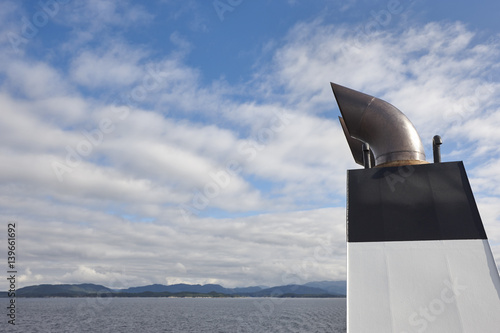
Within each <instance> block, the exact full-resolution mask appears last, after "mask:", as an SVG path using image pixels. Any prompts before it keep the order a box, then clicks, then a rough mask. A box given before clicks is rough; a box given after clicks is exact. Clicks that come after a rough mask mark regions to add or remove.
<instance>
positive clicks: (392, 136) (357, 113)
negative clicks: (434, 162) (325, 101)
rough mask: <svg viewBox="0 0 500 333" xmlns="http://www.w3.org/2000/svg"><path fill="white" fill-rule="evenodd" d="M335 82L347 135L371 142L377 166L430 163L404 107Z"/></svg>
mask: <svg viewBox="0 0 500 333" xmlns="http://www.w3.org/2000/svg"><path fill="white" fill-rule="evenodd" d="M331 85H332V89H333V94H334V95H335V99H336V100H337V103H338V105H339V108H340V112H341V114H342V117H343V121H341V124H342V122H343V124H342V125H343V128H344V126H345V128H344V133H346V137H347V135H349V136H350V137H352V138H354V139H357V140H359V141H362V142H366V143H368V144H369V145H370V148H371V151H372V153H373V156H374V159H375V166H390V165H404V164H420V163H427V162H426V161H425V151H424V147H423V145H422V141H421V140H420V136H419V135H418V133H417V130H416V129H415V127H414V126H413V124H412V123H411V122H410V120H409V119H408V118H407V117H406V116H405V115H404V114H403V113H402V112H401V111H399V110H398V109H397V108H395V107H394V106H393V105H391V104H389V103H387V102H385V101H383V100H381V99H378V98H375V97H373V96H370V95H367V94H363V93H361V92H359V91H356V90H352V89H349V88H346V87H343V86H341V85H338V84H335V83H331ZM346 130H347V131H346ZM347 139H348V142H350V140H349V138H347ZM350 146H351V151H352V153H353V156H359V154H360V152H358V151H356V152H355V151H353V146H352V145H350ZM359 146H360V145H356V147H359ZM355 149H358V148H355ZM361 153H362V152H361ZM357 162H358V161H357Z"/></svg>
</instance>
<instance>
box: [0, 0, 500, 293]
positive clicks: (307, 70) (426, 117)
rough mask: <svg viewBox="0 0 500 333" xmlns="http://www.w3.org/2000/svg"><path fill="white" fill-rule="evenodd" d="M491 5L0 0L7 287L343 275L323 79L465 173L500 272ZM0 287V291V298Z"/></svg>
mask: <svg viewBox="0 0 500 333" xmlns="http://www.w3.org/2000/svg"><path fill="white" fill-rule="evenodd" d="M499 12H500V3H499V2H498V1H482V0H478V1H475V2H474V3H471V2H470V1H463V0H461V1H453V2H452V1H441V2H435V1H430V0H406V1H403V0H387V1H363V0H349V1H337V0H315V1H305V0H273V1H271V0H266V1H264V0H260V1H247V0H217V1H212V0H208V1H201V0H199V1H198V0H185V1H174V0H156V1H155V0H151V1H146V2H145V1H133V0H124V1H111V0H87V1H80V0H41V1H17V0H16V1H9V0H1V1H0V22H2V23H1V24H0V117H1V118H0V154H1V157H0V221H1V222H0V224H1V225H2V227H1V228H2V231H1V232H0V238H1V239H0V246H1V247H2V248H3V249H4V250H2V255H1V257H2V258H3V259H1V260H2V264H1V265H2V267H4V268H3V269H2V270H3V271H4V272H3V273H2V274H4V273H5V272H6V271H7V251H6V248H7V228H8V224H9V223H15V225H16V254H15V255H16V270H17V271H18V273H17V281H16V282H17V287H23V286H28V285H34V284H42V283H54V284H55V283H96V284H102V285H105V286H107V287H110V288H116V289H119V288H127V287H131V286H141V285H148V284H153V283H159V284H175V283H191V284H207V283H217V284H221V285H223V286H225V287H238V286H255V285H261V286H277V285H285V284H292V283H298V284H303V283H307V282H311V281H324V280H345V279H346V242H345V219H346V216H345V205H346V200H345V196H346V171H347V170H348V169H358V168H360V166H359V165H357V164H355V163H354V161H353V159H352V156H351V154H350V151H349V149H348V146H347V143H346V141H345V137H344V135H343V133H342V130H341V127H340V125H339V123H338V116H339V115H340V113H339V110H338V107H337V103H336V101H335V98H334V96H333V94H332V91H331V88H330V82H335V83H338V84H341V85H344V86H347V87H350V88H352V89H355V90H358V91H362V92H365V93H367V94H370V95H373V96H376V97H379V98H381V99H384V100H386V101H388V102H389V103H391V104H393V105H395V106H396V107H397V108H398V109H400V110H401V111H402V112H404V113H405V114H406V115H407V116H408V118H409V119H410V120H411V121H412V122H413V124H414V125H415V127H416V128H417V130H418V132H419V134H420V136H421V138H422V141H423V143H424V147H425V150H426V155H427V160H428V161H432V147H431V143H432V137H433V136H434V135H435V134H439V135H441V137H442V138H443V142H444V143H443V146H442V153H443V156H442V159H443V161H464V164H465V168H466V170H467V173H468V175H469V179H470V182H471V185H472V189H473V192H474V194H475V198H476V202H477V204H478V208H479V211H480V214H481V217H482V220H483V223H484V225H485V229H486V232H487V234H488V237H489V240H490V244H491V247H492V251H493V254H494V257H495V260H496V262H497V265H498V264H500V131H499V130H498V129H499V128H500V68H499V63H500V61H499V60H500V23H499V22H498V13H499ZM7 283H8V281H6V280H5V279H3V280H2V281H0V290H6V289H8V285H7Z"/></svg>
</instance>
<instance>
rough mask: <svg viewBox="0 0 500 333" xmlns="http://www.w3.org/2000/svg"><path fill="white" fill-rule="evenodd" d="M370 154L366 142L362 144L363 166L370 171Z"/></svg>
mask: <svg viewBox="0 0 500 333" xmlns="http://www.w3.org/2000/svg"><path fill="white" fill-rule="evenodd" d="M370 153H371V150H370V145H369V144H368V143H366V142H365V143H363V166H364V167H365V169H370V168H371V167H372V165H371V164H372V162H371V158H370Z"/></svg>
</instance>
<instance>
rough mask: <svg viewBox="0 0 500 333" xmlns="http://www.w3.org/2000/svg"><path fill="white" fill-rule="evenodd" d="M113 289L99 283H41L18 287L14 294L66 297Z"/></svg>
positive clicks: (110, 291)
mask: <svg viewBox="0 0 500 333" xmlns="http://www.w3.org/2000/svg"><path fill="white" fill-rule="evenodd" d="M112 292H113V291H112V290H111V289H109V288H106V287H104V286H101V285H97V284H91V283H84V284H41V285H37V286H29V287H24V288H19V289H18V290H17V292H16V296H26V297H51V296H52V297H56V296H57V297H66V296H72V297H74V296H89V295H96V296H103V295H104V294H111V293H112Z"/></svg>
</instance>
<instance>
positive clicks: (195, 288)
mask: <svg viewBox="0 0 500 333" xmlns="http://www.w3.org/2000/svg"><path fill="white" fill-rule="evenodd" d="M260 290H262V288H260V287H245V288H232V289H231V288H224V287H223V286H221V285H219V284H205V285H200V284H185V283H180V284H172V285H169V286H166V285H163V284H152V285H149V286H143V287H132V288H128V289H121V290H116V291H118V292H124V293H143V292H148V291H149V292H155V293H157V292H169V293H181V292H190V293H201V294H207V293H212V292H215V293H221V294H227V295H233V294H242V293H253V292H256V291H260Z"/></svg>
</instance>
